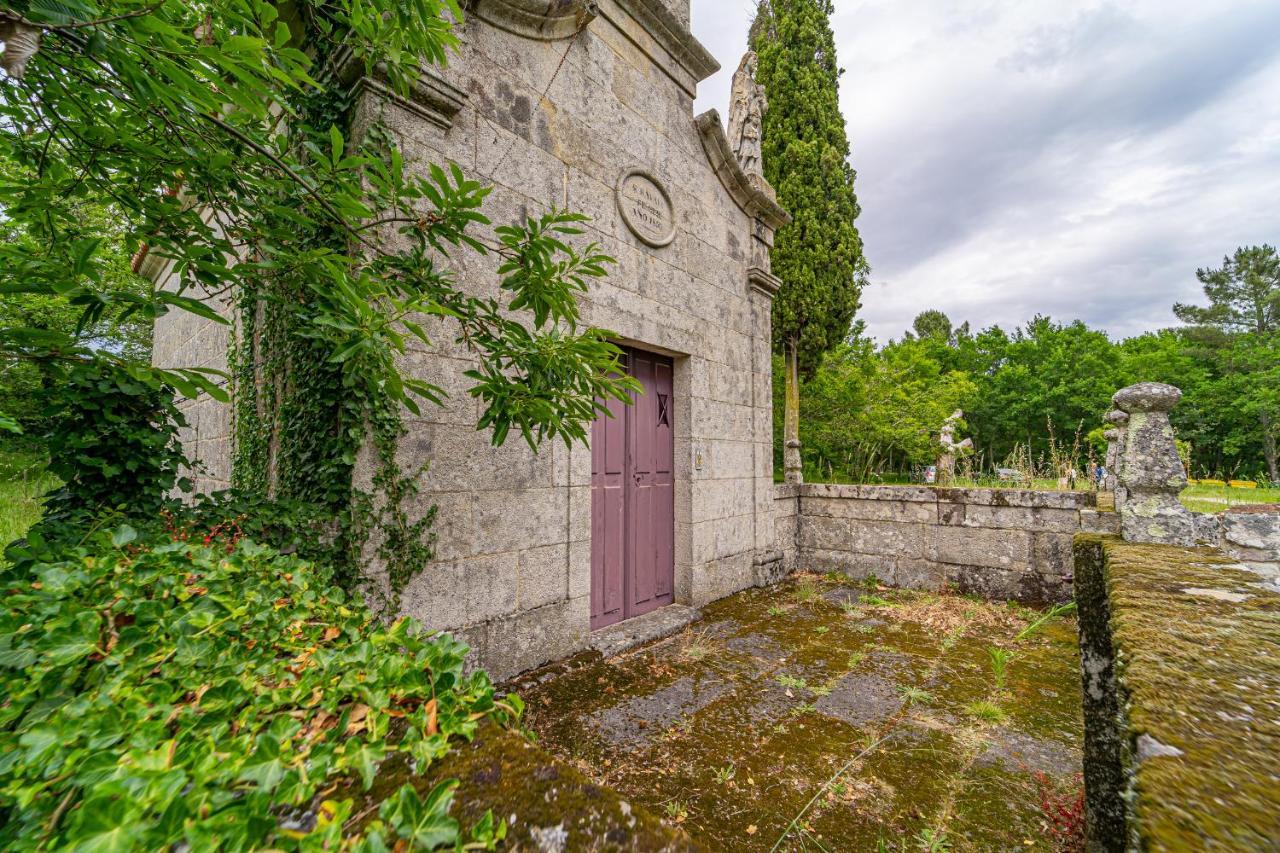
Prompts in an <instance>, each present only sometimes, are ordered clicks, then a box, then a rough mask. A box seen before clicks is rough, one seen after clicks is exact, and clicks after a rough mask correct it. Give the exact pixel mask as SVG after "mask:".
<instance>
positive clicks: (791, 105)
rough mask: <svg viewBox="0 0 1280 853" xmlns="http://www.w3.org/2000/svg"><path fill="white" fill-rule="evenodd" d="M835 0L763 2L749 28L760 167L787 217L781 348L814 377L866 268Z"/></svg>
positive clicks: (776, 327)
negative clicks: (759, 107)
mask: <svg viewBox="0 0 1280 853" xmlns="http://www.w3.org/2000/svg"><path fill="white" fill-rule="evenodd" d="M833 8H834V7H833V5H832V3H831V0H765V2H762V3H760V5H759V6H758V7H757V10H756V18H755V21H754V22H753V23H752V27H751V49H752V50H754V51H755V52H756V53H757V54H758V56H759V60H760V61H759V67H758V70H757V72H756V77H757V79H758V80H759V82H761V83H762V84H763V85H764V87H765V92H766V94H767V96H768V99H769V109H768V111H767V112H766V113H765V117H764V131H763V138H762V150H763V160H764V174H765V178H766V179H767V180H768V181H769V183H770V184H771V185H772V186H773V187H774V189H775V190H777V193H778V201H779V203H780V204H781V205H782V206H783V207H784V208H786V210H787V211H788V212H789V213H790V214H791V216H792V222H791V223H790V224H789V225H786V226H783V227H782V228H781V229H779V231H778V233H777V236H776V240H775V243H774V247H773V251H772V253H771V255H770V257H771V261H772V266H773V272H774V273H775V274H776V275H777V276H778V277H779V278H781V279H782V281H783V287H782V290H781V291H780V292H779V293H778V295H777V297H776V298H775V299H774V302H773V341H774V347H775V349H776V350H777V351H778V352H782V351H783V349H784V348H785V347H786V346H787V345H788V344H792V343H793V344H794V345H795V346H796V355H797V357H798V359H799V368H800V372H801V373H803V374H805V375H810V374H812V372H813V371H814V370H815V369H816V368H817V366H818V364H819V363H820V362H821V360H822V355H823V353H825V352H827V351H828V350H830V349H832V348H833V347H835V346H837V345H838V344H840V343H841V342H842V341H844V339H845V336H846V335H847V334H848V333H849V328H850V324H851V323H852V321H853V317H854V314H855V312H856V311H857V309H858V300H859V296H860V294H861V292H862V287H863V284H864V281H865V278H866V274H867V265H866V261H865V260H864V259H863V254H862V238H861V237H860V236H859V234H858V229H857V227H856V226H855V225H854V221H855V220H856V219H857V218H858V214H859V212H860V209H859V207H858V199H857V196H856V194H855V193H854V187H853V184H854V177H855V173H854V170H853V167H852V166H850V164H849V140H848V137H847V135H846V133H845V125H844V117H843V116H841V114H840V101H839V80H840V75H841V73H842V71H841V69H840V68H839V67H838V66H837V64H836V50H835V37H834V35H833V34H832V31H831V24H830V21H829V18H830V15H831V13H832V11H833Z"/></svg>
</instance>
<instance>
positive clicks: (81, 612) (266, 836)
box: [0, 526, 520, 850]
mask: <svg viewBox="0 0 1280 853" xmlns="http://www.w3.org/2000/svg"><path fill="white" fill-rule="evenodd" d="M0 591H2V594H3V605H2V609H0V669H3V670H4V673H3V678H4V683H5V684H6V688H5V694H6V695H5V697H4V701H3V702H2V703H0V847H2V848H4V849H19V850H21V849H36V848H41V849H43V848H63V847H76V848H77V849H80V848H85V847H91V848H111V849H126V848H129V849H166V848H177V849H182V848H186V849H194V850H208V849H228V850H244V849H250V848H253V849H259V848H265V847H271V848H276V849H297V848H309V849H315V848H318V847H320V846H325V847H326V848H328V849H337V848H339V847H347V848H355V849H385V846H384V845H389V844H391V843H394V841H395V839H397V838H399V839H404V840H405V841H407V842H411V843H413V844H416V845H417V846H427V847H432V846H440V845H447V846H451V847H452V846H454V845H455V844H456V843H458V838H459V829H458V826H457V823H456V822H455V821H454V820H453V819H452V818H451V817H449V815H448V810H449V807H450V802H451V799H452V785H451V784H441V785H440V786H437V788H436V789H435V790H433V791H431V792H430V793H429V795H427V796H426V797H422V798H420V797H419V796H418V794H417V792H416V791H415V790H414V789H413V788H412V787H411V786H408V785H405V786H403V787H402V788H400V789H398V790H397V791H395V792H393V793H392V794H391V796H390V797H389V798H388V799H387V800H386V801H385V802H384V803H383V805H382V809H381V811H380V815H381V817H382V820H379V821H374V822H373V823H372V824H370V825H369V827H368V829H367V832H366V834H365V835H364V836H362V837H360V836H349V837H347V838H345V839H344V838H343V837H342V836H343V827H344V823H345V821H346V819H347V817H348V816H349V810H350V808H351V806H350V804H349V803H337V804H334V803H327V802H326V803H319V802H317V801H318V800H320V799H321V798H322V797H321V792H322V791H325V792H327V791H328V790H330V789H331V788H332V786H333V785H334V783H335V782H337V781H339V780H342V779H359V780H360V781H362V782H363V784H364V787H365V788H366V789H367V788H368V787H369V786H370V784H371V783H372V781H373V779H374V776H375V774H376V773H377V771H378V767H379V765H380V764H381V763H382V761H383V760H384V759H386V758H387V757H389V756H391V755H393V754H401V755H403V756H404V758H405V759H406V760H408V761H409V762H410V763H411V766H412V767H414V768H415V769H417V770H419V771H421V770H422V769H424V768H425V767H426V766H427V765H428V764H430V762H432V761H434V760H436V759H437V758H439V757H440V756H442V755H443V754H444V753H445V752H446V751H447V750H448V749H449V741H450V739H451V738H469V737H471V736H472V734H473V733H474V731H475V729H476V727H477V725H478V724H479V721H480V720H482V719H483V718H485V717H487V716H492V717H494V718H496V719H497V720H498V721H499V722H511V721H514V720H515V719H516V718H517V717H518V715H519V712H520V705H519V700H518V699H516V698H514V697H513V698H512V699H510V700H509V702H506V703H504V702H498V701H496V700H495V698H494V693H493V688H492V685H491V684H490V682H489V680H488V677H487V676H486V675H484V674H483V673H475V674H472V675H470V676H465V677H464V675H463V674H462V662H463V655H464V654H465V652H466V647H465V646H463V645H461V644H460V643H457V642H455V641H454V640H453V639H451V638H450V637H448V636H434V637H433V636H428V635H424V634H422V633H420V632H419V631H418V629H417V626H416V625H414V623H413V622H412V621H410V620H400V621H398V622H396V623H394V624H392V625H389V626H388V625H384V624H382V623H380V622H378V621H377V620H376V619H374V618H373V617H372V616H371V614H370V613H369V611H368V610H367V609H366V608H365V606H364V605H363V604H361V603H359V602H356V601H351V600H348V599H347V598H346V596H345V595H344V593H343V592H342V591H341V590H340V589H338V588H337V587H332V586H328V585H326V584H324V583H322V582H317V580H316V579H315V577H314V575H313V572H312V570H311V568H310V566H309V565H308V564H307V563H305V562H303V561H301V560H299V559H297V558H296V557H290V556H284V555H281V554H279V553H278V552H276V551H273V550H271V549H269V548H266V547H264V546H261V545H258V544H255V543H253V542H251V541H250V540H247V539H242V538H241V536H240V535H239V533H238V532H237V531H236V530H235V529H234V528H233V527H226V528H221V529H218V530H212V531H206V532H205V533H204V534H203V535H200V536H196V537H191V536H188V537H187V538H186V539H185V540H183V539H182V538H180V537H177V536H160V537H155V538H152V539H150V540H144V539H142V538H140V537H138V535H137V533H136V532H135V530H134V529H133V528H131V527H128V526H122V527H120V528H118V529H117V530H115V531H114V533H111V534H109V535H108V534H106V533H97V534H93V535H90V536H89V537H88V538H87V540H86V541H85V543H84V544H82V545H78V546H64V547H63V551H62V555H61V558H60V559H58V560H56V561H46V562H40V561H26V562H24V563H19V564H17V565H15V566H13V567H10V568H9V569H7V570H5V572H4V573H3V574H0ZM501 829H502V826H501V825H499V826H498V827H497V830H496V831H495V828H494V824H493V822H492V820H491V819H487V820H486V821H485V822H482V824H481V825H480V826H479V827H478V828H477V830H475V831H473V838H475V839H476V841H477V842H478V843H479V844H481V845H492V844H493V843H494V841H495V840H496V838H497V837H500V835H501V831H500V830H501Z"/></svg>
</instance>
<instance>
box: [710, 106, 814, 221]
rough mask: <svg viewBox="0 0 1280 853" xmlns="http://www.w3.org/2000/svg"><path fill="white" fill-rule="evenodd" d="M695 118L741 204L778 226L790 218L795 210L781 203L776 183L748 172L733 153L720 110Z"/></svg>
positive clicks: (722, 180) (722, 179)
mask: <svg viewBox="0 0 1280 853" xmlns="http://www.w3.org/2000/svg"><path fill="white" fill-rule="evenodd" d="M693 121H694V125H695V126H696V127H697V128H698V136H699V137H700V138H701V139H702V148H703V150H704V151H706V153H707V159H708V160H709V161H711V168H712V170H714V171H715V173H716V177H718V178H719V179H720V183H721V184H723V185H724V188H725V189H726V190H728V191H729V195H730V196H731V197H732V198H733V200H734V202H735V203H736V204H737V205H738V207H740V208H742V210H743V212H744V213H746V214H747V215H748V216H750V217H751V218H752V219H758V220H760V221H761V222H763V223H764V224H765V225H767V226H768V227H769V228H772V229H774V230H777V229H778V228H781V227H782V226H783V225H786V224H787V223H788V222H790V221H791V214H789V213H787V212H786V210H784V209H783V208H782V205H780V204H778V199H777V196H776V195H775V194H774V191H773V187H771V186H769V184H768V182H767V181H765V180H764V179H763V178H761V177H758V176H755V175H748V174H747V173H746V172H744V171H743V170H742V167H741V166H740V165H738V158H737V157H735V156H733V149H732V148H731V147H729V137H728V136H726V135H725V132H724V125H723V124H721V122H720V113H718V112H717V111H716V110H707V111H706V112H705V113H703V114H701V115H700V116H698V117H697V118H695V119H694V120H693Z"/></svg>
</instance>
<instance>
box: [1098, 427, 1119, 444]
mask: <svg viewBox="0 0 1280 853" xmlns="http://www.w3.org/2000/svg"><path fill="white" fill-rule="evenodd" d="M1102 437H1103V438H1105V439H1106V440H1107V441H1115V440H1116V439H1117V438H1119V437H1120V430H1118V429H1109V430H1104V431H1103V433H1102Z"/></svg>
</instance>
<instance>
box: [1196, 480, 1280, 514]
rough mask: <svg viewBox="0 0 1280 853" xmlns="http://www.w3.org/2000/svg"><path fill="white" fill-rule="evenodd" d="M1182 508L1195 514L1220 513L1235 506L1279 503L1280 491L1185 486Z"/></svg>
mask: <svg viewBox="0 0 1280 853" xmlns="http://www.w3.org/2000/svg"><path fill="white" fill-rule="evenodd" d="M1180 498H1181V500H1182V504H1183V506H1185V507H1186V508H1187V509H1191V510H1195V511H1196V512H1222V511H1223V510H1224V509H1226V508H1227V507H1229V506H1235V505H1236V504H1274V503H1280V489H1240V488H1232V487H1231V486H1187V487H1186V488H1185V489H1183V491H1182V494H1181V495H1180Z"/></svg>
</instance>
